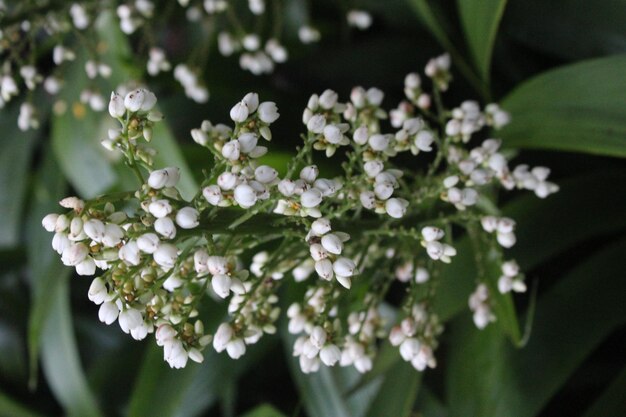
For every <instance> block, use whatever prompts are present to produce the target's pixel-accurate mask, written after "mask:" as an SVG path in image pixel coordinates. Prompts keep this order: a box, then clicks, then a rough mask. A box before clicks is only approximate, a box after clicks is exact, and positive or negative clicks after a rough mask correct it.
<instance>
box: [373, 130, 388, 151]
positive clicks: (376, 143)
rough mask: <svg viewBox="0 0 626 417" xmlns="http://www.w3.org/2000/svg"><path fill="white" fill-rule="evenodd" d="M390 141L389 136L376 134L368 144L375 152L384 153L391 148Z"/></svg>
mask: <svg viewBox="0 0 626 417" xmlns="http://www.w3.org/2000/svg"><path fill="white" fill-rule="evenodd" d="M389 141H390V137H389V135H381V134H375V135H372V136H370V138H369V140H368V143H369V145H370V147H371V148H372V149H373V150H374V151H377V152H382V151H384V150H385V149H387V147H388V146H389Z"/></svg>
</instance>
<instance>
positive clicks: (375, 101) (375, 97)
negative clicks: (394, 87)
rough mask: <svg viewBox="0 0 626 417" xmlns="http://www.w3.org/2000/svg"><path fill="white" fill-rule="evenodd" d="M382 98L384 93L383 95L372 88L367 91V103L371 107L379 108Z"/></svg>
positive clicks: (378, 90)
mask: <svg viewBox="0 0 626 417" xmlns="http://www.w3.org/2000/svg"><path fill="white" fill-rule="evenodd" d="M383 98H385V93H383V92H382V91H381V90H380V89H378V88H376V87H372V88H370V89H368V90H367V101H368V102H369V103H370V104H371V105H372V106H380V104H381V103H382V102H383Z"/></svg>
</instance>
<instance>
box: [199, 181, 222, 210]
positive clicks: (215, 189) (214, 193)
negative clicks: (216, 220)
mask: <svg viewBox="0 0 626 417" xmlns="http://www.w3.org/2000/svg"><path fill="white" fill-rule="evenodd" d="M202 195H203V196H204V198H205V199H206V201H208V202H209V204H212V205H214V206H217V205H218V204H220V203H221V202H222V200H223V199H224V196H223V195H222V191H221V190H220V187H219V186H217V185H209V186H208V187H204V189H203V190H202Z"/></svg>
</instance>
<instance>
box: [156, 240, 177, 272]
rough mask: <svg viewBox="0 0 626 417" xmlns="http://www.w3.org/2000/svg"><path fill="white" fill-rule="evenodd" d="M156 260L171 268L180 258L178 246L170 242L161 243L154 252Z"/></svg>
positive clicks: (162, 265)
mask: <svg viewBox="0 0 626 417" xmlns="http://www.w3.org/2000/svg"><path fill="white" fill-rule="evenodd" d="M152 257H153V258H154V262H156V263H157V264H159V265H160V266H161V267H163V268H165V269H167V270H169V269H171V268H173V267H174V265H176V261H177V260H178V248H177V247H176V246H174V245H172V244H170V243H161V244H160V245H159V247H158V248H157V249H156V250H155V251H154V253H153V254H152Z"/></svg>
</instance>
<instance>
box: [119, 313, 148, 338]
mask: <svg viewBox="0 0 626 417" xmlns="http://www.w3.org/2000/svg"><path fill="white" fill-rule="evenodd" d="M118 321H119V323H120V327H121V329H122V331H123V332H124V333H130V331H131V330H132V329H134V328H136V327H139V326H141V325H142V324H143V317H142V316H141V313H140V312H139V311H138V310H135V309H134V308H127V309H126V310H123V311H121V312H120V315H119V319H118Z"/></svg>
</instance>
